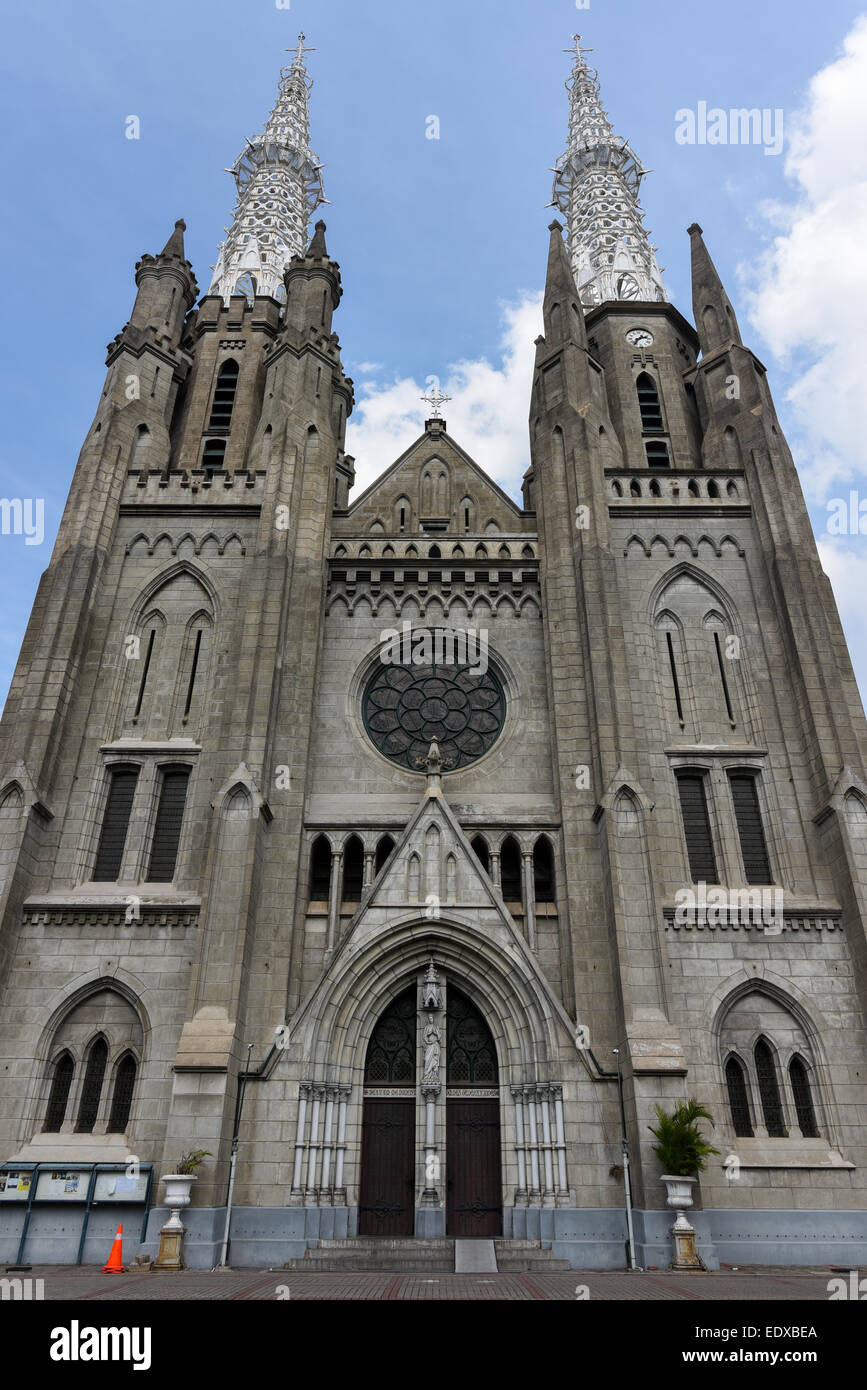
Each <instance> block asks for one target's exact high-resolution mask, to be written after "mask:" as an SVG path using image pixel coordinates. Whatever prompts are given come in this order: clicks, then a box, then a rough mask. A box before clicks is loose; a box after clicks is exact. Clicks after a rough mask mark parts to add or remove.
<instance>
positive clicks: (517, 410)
mask: <svg viewBox="0 0 867 1390" xmlns="http://www.w3.org/2000/svg"><path fill="white" fill-rule="evenodd" d="M501 313H502V323H503V331H502V335H501V339H500V353H501V356H500V365H499V366H496V365H492V364H491V363H490V362H488V361H487V359H486V358H479V359H476V360H472V359H469V360H463V361H459V362H452V363H450V364H449V366H448V371H447V374H446V375H445V376H444V377H442V378H441V379H440V390H441V391H444V392H445V394H446V395H447V396H450V397H451V400H450V401H448V402H447V403H446V404H445V405H444V406H443V407H442V414H443V416H444V417H445V419H446V421H447V423H448V431H449V434H450V435H451V436H452V438H453V439H455V440H457V442H458V443H459V444H460V446H461V448H462V449H465V450H466V452H467V453H468V454H470V455H471V456H472V457H473V458H474V459H475V460H476V462H477V463H479V464H480V465H481V466H482V468H484V469H485V471H486V472H487V473H489V474H490V476H491V477H492V478H494V479H495V480H496V481H497V482H498V483H499V484H500V486H501V487H502V488H504V489H505V490H506V491H507V492H508V493H509V494H510V495H511V496H512V497H514V498H515V500H517V501H520V497H521V491H520V489H521V478H522V476H523V474H524V472H525V470H526V468H527V465H528V463H529V461H530V445H529V431H528V425H527V415H528V412H529V409H530V387H531V385H532V379H533V355H534V351H535V349H534V346H533V344H534V339H535V338H536V337H537V336H538V335H539V333H541V331H542V295H541V293H536V294H530V293H527V294H524V295H522V296H521V298H520V299H519V300H518V301H517V302H516V303H514V304H504V305H502V306H501ZM428 387H429V382H428V381H425V382H422V383H419V382H417V381H414V380H413V379H412V378H411V377H401V378H400V379H399V380H397V381H393V382H391V383H390V384H381V383H379V382H376V381H372V382H363V383H362V386H361V392H362V394H361V396H360V399H359V400H358V401H357V402H356V406H355V410H354V412H353V414H352V417H351V419H350V421H349V426H348V428H347V435H346V448H347V452H348V453H350V454H353V455H354V456H355V460H356V470H357V471H356V485H355V488H354V489H353V493H352V496H353V497H357V496H358V495H359V493H360V492H361V491H363V490H364V488H366V487H368V486H369V484H370V483H372V482H373V480H374V479H375V478H377V477H379V475H380V473H383V472H384V471H385V469H386V468H388V467H389V465H390V464H392V463H393V462H394V460H395V459H396V458H397V457H398V456H399V455H400V454H402V453H403V451H404V449H406V448H408V447H409V445H410V444H411V443H412V442H413V440H414V439H416V438H417V437H418V436H419V435H420V434H421V433H422V431H423V430H424V421H425V418H426V416H427V415H428V413H429V411H428V408H427V407H426V406H424V405H423V404H422V402H421V400H420V397H421V396H422V395H424V394H427V393H428Z"/></svg>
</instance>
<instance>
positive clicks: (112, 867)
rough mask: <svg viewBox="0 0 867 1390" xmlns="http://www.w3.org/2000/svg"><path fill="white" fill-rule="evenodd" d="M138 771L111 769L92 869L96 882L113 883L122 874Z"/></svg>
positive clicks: (123, 768)
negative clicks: (94, 862)
mask: <svg viewBox="0 0 867 1390" xmlns="http://www.w3.org/2000/svg"><path fill="white" fill-rule="evenodd" d="M138 771H139V770H138V768H137V767H113V768H112V770H111V773H110V782H109V788H108V800H107V801H106V805H105V814H104V815H103V819H102V830H101V832H100V836H99V847H98V849H97V851H96V865H95V867H94V870H93V878H94V881H95V882H97V883H114V882H116V881H117V879H118V878H119V876H120V869H121V863H122V861H123V851H124V847H125V845H126V836H127V831H128V829H129V818H130V816H131V814H132V803H133V797H134V796H135V789H136V783H137V782H138Z"/></svg>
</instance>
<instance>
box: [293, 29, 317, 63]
mask: <svg viewBox="0 0 867 1390" xmlns="http://www.w3.org/2000/svg"><path fill="white" fill-rule="evenodd" d="M306 37H307V35H306V34H299V35H298V47H297V48H296V49H292V48H287V49H286V52H287V53H294V54H295V62H296V63H303V62H304V53H305V51H306V52H307V53H315V52H316V49H315V48H308V49H306V50H305V48H304V40H305V38H306Z"/></svg>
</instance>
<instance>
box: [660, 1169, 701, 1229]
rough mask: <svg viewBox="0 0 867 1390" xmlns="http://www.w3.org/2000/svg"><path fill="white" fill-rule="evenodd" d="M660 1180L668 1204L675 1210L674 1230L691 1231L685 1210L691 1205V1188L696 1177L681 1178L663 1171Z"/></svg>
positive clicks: (696, 1180)
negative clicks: (663, 1185) (663, 1186)
mask: <svg viewBox="0 0 867 1390" xmlns="http://www.w3.org/2000/svg"><path fill="white" fill-rule="evenodd" d="M662 1181H663V1182H664V1183H665V1191H666V1197H667V1201H668V1205H669V1206H670V1207H672V1208H673V1209H674V1210H675V1211H676V1212H677V1220H676V1221H675V1223H674V1228H675V1230H676V1231H691V1230H692V1227H691V1226H690V1224H689V1222H688V1221H687V1219H686V1216H685V1212H686V1211H688V1210H689V1208H690V1207H691V1206H692V1189H693V1188H694V1187H695V1185H696V1183H697V1182H698V1178H681V1177H675V1176H674V1175H673V1174H671V1173H663V1174H662Z"/></svg>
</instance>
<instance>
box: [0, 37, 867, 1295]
mask: <svg viewBox="0 0 867 1390" xmlns="http://www.w3.org/2000/svg"><path fill="white" fill-rule="evenodd" d="M309 87H310V81H309V78H308V76H307V73H306V68H305V65H304V58H303V50H302V47H301V45H300V44H299V51H298V54H297V55H296V57H295V59H294V61H293V62H292V64H291V65H290V66H289V67H288V68H286V69H284V72H283V73H282V75H281V81H280V89H279V92H278V98H277V102H276V103H275V106H274V109H273V110H272V112H271V115H270V116H269V118H268V121H267V123H266V125H265V128H264V131H263V133H262V134H261V135H260V136H258V137H256V139H255V140H254V141H248V142H247V145H246V147H245V151H244V154H243V155H242V156H241V157H240V158H239V160H238V161H237V162H236V165H235V168H234V172H235V176H236V180H237V188H238V202H237V206H236V209H235V215H234V219H233V224H232V228H231V230H230V232H229V234H228V238H227V241H226V242H225V243H224V245H223V246H222V247H221V248H220V252H219V256H218V261H217V265H216V271H215V276H214V281H213V283H212V285H211V287H210V289H209V291H208V293H207V294H206V295H204V297H202V298H199V294H198V287H197V284H196V280H195V277H194V274H193V269H192V266H191V265H190V263H189V262H188V261H187V259H186V256H185V251H184V241H183V231H184V225H183V223H182V222H179V223H177V224H176V226H175V229H174V231H173V232H172V234H171V236H170V238H169V240H168V242H167V244H166V246H165V247H164V249H163V250H162V251H161V252H160V253H159V254H158V255H145V256H143V257H142V260H141V261H140V262H139V263H138V266H137V267H136V286H137V294H136V298H135V304H134V307H133V310H132V314H131V317H130V320H129V322H128V323H127V324H126V326H125V327H124V328H123V330H122V331H121V332H120V333H119V334H118V336H117V337H116V338H115V339H114V341H113V342H112V343H111V344H110V346H109V349H108V359H107V365H108V371H107V376H106V382H105V388H104V390H103V393H102V396H101V398H100V401H99V403H98V407H97V411H96V415H95V417H94V420H93V423H92V425H91V428H90V431H89V433H88V435H87V438H86V440H85V442H84V446H83V449H82V452H81V455H80V458H79V460H78V464H77V466H76V469H75V473H74V475H73V478H72V485H71V490H70V493H69V498H68V501H67V504H66V508H65V511H64V514H63V519H62V522H61V525H60V530H59V534H58V537H57V542H56V545H55V548H54V552H53V555H52V559H51V562H50V565H49V567H48V569H47V570H46V572H45V574H44V575H43V578H42V581H41V584H40V588H39V592H38V595H37V598H36V602H35V605H34V609H33V613H32V616H31V619H30V623H29V626H28V628H27V633H26V637H25V640H24V645H23V648H22V651H21V656H20V659H19V662H18V665H17V669H16V672H15V676H14V680H13V682H12V688H11V691H10V695H9V699H8V703H7V706H6V711H5V714H4V717H3V721H2V726H0V863H2V872H3V878H2V896H0V1087H2V1097H3V1103H2V1106H0V1160H2V1162H3V1168H2V1169H0V1187H2V1190H0V1251H2V1253H3V1256H4V1258H14V1257H15V1255H16V1252H19V1253H20V1251H21V1250H22V1249H26V1255H27V1258H28V1259H30V1260H31V1261H32V1262H38V1261H40V1260H49V1259H52V1260H54V1259H60V1260H64V1261H71V1260H74V1259H76V1258H82V1255H83V1257H84V1258H85V1260H88V1259H90V1260H94V1259H97V1258H99V1259H100V1260H101V1259H102V1258H103V1256H102V1254H101V1251H102V1250H103V1249H104V1248H105V1238H104V1233H103V1231H104V1229H105V1230H107V1229H108V1227H109V1225H111V1227H112V1229H113V1224H114V1219H115V1218H116V1217H117V1216H118V1215H119V1214H120V1215H121V1216H125V1219H126V1221H127V1223H131V1224H128V1225H127V1227H126V1229H127V1232H129V1231H130V1230H131V1229H133V1227H134V1228H135V1230H136V1231H137V1232H138V1229H139V1225H140V1228H141V1229H140V1235H141V1249H142V1250H143V1251H144V1252H150V1253H153V1252H154V1251H155V1250H156V1248H157V1245H158V1241H159V1228H160V1226H161V1224H162V1223H163V1221H164V1220H165V1215H166V1212H165V1208H164V1207H163V1206H162V1205H161V1202H162V1189H161V1188H160V1187H159V1186H158V1183H159V1179H160V1176H161V1175H162V1174H163V1173H166V1172H169V1173H171V1172H173V1171H174V1169H175V1167H176V1166H177V1161H178V1159H179V1157H180V1156H181V1155H182V1154H183V1153H186V1152H189V1151H191V1150H204V1151H205V1155H206V1156H205V1158H204V1161H203V1163H202V1165H201V1166H200V1167H199V1168H198V1169H197V1181H196V1183H195V1192H194V1197H193V1204H192V1206H191V1207H190V1208H189V1210H188V1211H187V1212H186V1213H185V1216H184V1224H185V1226H186V1228H187V1238H186V1259H187V1262H188V1263H189V1264H191V1265H195V1266H199V1267H209V1266H211V1265H213V1264H214V1263H215V1262H216V1261H217V1259H218V1258H219V1255H220V1249H221V1242H222V1239H223V1236H224V1231H225V1224H226V1205H227V1189H228V1185H229V1175H230V1167H232V1154H233V1149H234V1150H235V1152H236V1163H235V1165H234V1182H233V1192H232V1203H233V1210H232V1222H231V1247H230V1261H231V1262H232V1263H234V1264H239V1265H244V1264H246V1265H260V1264H261V1265H271V1266H279V1265H281V1264H282V1263H283V1262H284V1261H287V1260H295V1259H300V1258H303V1257H304V1256H305V1252H307V1251H309V1250H313V1249H315V1248H317V1247H318V1246H319V1247H321V1243H322V1242H324V1241H332V1242H334V1241H346V1242H353V1241H357V1240H363V1239H366V1238H369V1237H388V1238H391V1239H395V1240H400V1239H405V1240H419V1241H422V1240H434V1239H450V1238H452V1237H463V1236H484V1237H488V1238H491V1237H493V1238H502V1239H505V1240H512V1241H519V1240H523V1241H528V1242H535V1243H539V1244H540V1246H542V1247H544V1248H548V1249H551V1250H552V1251H553V1253H554V1255H555V1256H557V1257H559V1258H560V1259H566V1260H568V1261H569V1262H570V1263H571V1264H572V1265H573V1266H575V1267H584V1268H606V1267H607V1268H618V1267H621V1266H622V1265H623V1263H624V1258H625V1255H624V1242H625V1240H626V1235H627V1222H626V1215H625V1203H626V1191H625V1174H624V1167H625V1158H624V1138H625V1140H626V1153H627V1155H628V1164H629V1176H630V1178H631V1201H632V1206H633V1227H634V1232H635V1240H636V1249H637V1257H638V1260H639V1263H641V1264H647V1263H651V1264H656V1265H665V1264H667V1263H668V1260H669V1258H670V1247H669V1234H668V1232H669V1228H670V1225H671V1219H672V1213H671V1211H670V1210H668V1209H667V1208H666V1205H665V1189H664V1186H663V1184H662V1182H661V1181H660V1174H661V1169H660V1165H659V1162H658V1160H657V1159H656V1158H655V1156H654V1154H653V1143H654V1139H653V1136H652V1134H651V1133H650V1129H649V1126H650V1125H651V1124H653V1123H655V1110H654V1107H655V1105H657V1104H661V1105H662V1106H663V1107H664V1108H665V1109H671V1108H672V1106H673V1105H674V1104H675V1103H676V1102H677V1101H679V1100H683V1099H687V1098H689V1097H695V1098H696V1099H698V1100H699V1101H701V1102H702V1103H703V1104H704V1105H705V1106H707V1108H708V1109H709V1110H710V1112H711V1113H712V1115H713V1117H714V1121H715V1125H714V1128H713V1130H710V1129H706V1132H707V1134H708V1136H709V1137H710V1138H711V1139H712V1141H713V1142H714V1144H715V1146H716V1148H717V1149H718V1150H719V1154H718V1156H717V1157H714V1158H712V1159H711V1161H710V1163H709V1166H708V1167H707V1169H706V1170H705V1171H704V1172H703V1173H702V1175H701V1180H700V1189H699V1190H698V1192H697V1200H696V1210H695V1213H694V1218H693V1219H694V1224H695V1227H696V1231H697V1233H698V1248H699V1252H700V1254H701V1255H702V1258H703V1259H704V1261H705V1264H706V1265H707V1266H708V1267H710V1268H713V1267H715V1266H716V1265H717V1264H718V1263H719V1262H733V1263H739V1264H747V1263H759V1264H761V1263H765V1264H779V1263H793V1264H798V1263H800V1264H818V1263H829V1262H834V1263H847V1264H854V1263H857V1262H858V1261H862V1262H863V1261H864V1260H865V1259H867V1181H865V1165H867V1032H865V1005H867V935H865V929H867V725H865V720H864V714H863V710H862V706H861V702H860V699H859V695H858V691H857V688H856V684H855V679H854V675H853V671H852V666H851V662H850V659H849V655H848V652H847V649H846V643H845V640H844V637H843V633H842V629H841V625H840V620H839V617H838V614H837V610H836V607H835V603H834V599H833V596H832V592H831V588H830V584H829V582H828V579H827V578H826V576H825V575H824V573H823V571H822V569H821V565H820V562H819V557H818V554H817V550H816V545H815V542H814V538H813V533H812V530H811V526H810V522H809V518H808V514H807V510H806V507H805V504H804V500H803V497H802V494H801V489H800V485H799V481H798V475H797V471H796V468H795V465H794V462H793V460H792V456H791V454H790V452H789V450H788V447H787V445H786V442H785V439H784V438H783V435H782V431H781V429H780V426H779V422H778V420H777V416H776V412H775V409H774V404H773V400H772V398H771V393H770V390H769V386H768V381H767V376H766V372H765V368H764V367H763V365H762V363H761V362H760V361H759V360H758V358H757V357H756V356H755V354H754V353H753V352H752V351H751V350H750V349H749V348H748V347H747V346H746V345H744V343H743V341H742V338H741V334H740V331H739V328H738V324H737V320H736V317H735V313H734V309H733V307H732V305H731V303H730V301H729V299H728V297H727V294H726V292H725V289H724V288H723V285H722V284H721V282H720V279H719V276H718V275H717V272H716V270H715V268H714V265H713V262H712V260H711V258H710V255H709V254H708V251H707V249H706V247H705V244H704V241H703V237H702V232H701V229H700V228H699V227H698V226H697V225H693V226H692V227H691V228H690V239H691V247H692V276H693V306H692V308H693V317H692V320H690V319H689V318H687V317H685V316H684V315H683V314H682V313H681V312H680V311H679V310H678V309H677V308H675V306H674V305H673V304H671V303H670V302H669V301H668V299H667V297H666V293H665V289H664V286H663V283H662V279H661V277H660V274H659V270H658V267H657V264H656V260H655V256H654V252H653V248H652V247H651V245H650V242H649V239H648V235H647V232H646V230H645V228H644V225H643V215H642V211H641V205H640V202H639V200H638V194H639V185H640V181H641V177H642V171H641V167H640V164H639V163H638V160H637V157H636V156H635V154H634V152H633V151H632V149H631V147H630V146H629V144H628V143H627V142H626V141H624V140H618V139H617V138H616V137H615V136H614V134H613V132H612V129H611V125H610V123H609V120H608V117H607V115H606V113H605V111H604V108H603V107H602V104H601V99H600V96H599V86H598V80H597V77H596V74H595V72H594V71H593V70H592V69H591V68H589V67H588V66H587V63H586V60H585V58H584V55H583V54H582V53H581V50H580V47H579V45H578V43H577V41H576V50H575V58H574V65H573V68H572V75H571V78H570V83H569V87H570V117H569V141H568V146H567V150H566V152H565V154H564V155H563V156H562V157H561V159H560V160H559V161H558V164H557V169H556V175H555V190H554V194H555V202H556V203H557V205H558V207H559V208H560V210H561V213H562V216H563V219H564V225H561V223H560V222H559V221H555V222H553V223H552V225H551V228H550V247H549V251H548V262H547V272H546V285H545V295H544V333H543V336H541V337H540V338H539V339H538V340H537V343H536V359H535V366H534V370H533V380H532V397H531V407H530V419H529V457H530V466H529V468H528V469H527V472H526V475H525V477H524V482H523V495H522V497H521V499H520V501H518V500H516V499H515V498H512V497H509V496H508V495H507V494H506V493H505V492H504V491H503V490H502V489H501V488H500V487H498V486H497V484H496V483H495V482H494V481H493V480H492V479H491V478H490V477H488V476H487V475H486V473H485V472H484V470H483V469H482V468H480V467H479V465H478V464H477V463H476V462H475V461H474V460H473V459H472V458H471V457H470V456H469V455H468V454H467V453H466V452H465V451H464V450H463V449H462V447H461V444H460V440H459V439H455V438H453V437H452V436H451V435H450V434H449V432H448V428H447V423H446V420H445V419H444V418H442V415H441V413H440V407H441V406H442V405H443V403H444V402H443V398H442V397H440V396H435V397H434V398H433V401H432V403H431V404H432V408H431V413H430V418H428V420H427V421H426V424H425V427H424V431H423V433H422V434H421V435H420V437H419V438H418V439H417V440H416V441H415V442H414V443H413V444H412V445H411V446H410V447H409V448H408V449H407V450H406V452H405V453H404V454H403V455H402V456H401V457H400V458H399V459H397V460H396V461H395V462H393V463H391V464H390V466H387V467H384V471H383V472H381V473H380V475H379V477H378V478H377V480H376V481H375V482H374V483H373V484H372V485H371V486H370V487H368V488H367V489H366V491H364V492H363V493H361V494H360V495H358V496H353V495H352V487H353V482H354V471H355V470H354V462H353V459H352V458H351V456H350V455H349V454H347V453H346V452H345V447H344V445H345V431H346V424H347V419H348V417H349V415H350V413H351V411H352V407H353V387H352V382H351V380H350V379H349V378H348V377H347V376H346V375H345V373H344V371H343V368H342V365H341V356H340V346H339V343H338V339H337V335H336V333H335V332H334V331H333V325H332V319H333V315H334V313H335V311H336V310H337V308H338V305H339V302H340V299H341V295H342V292H343V287H342V284H341V277H340V271H339V267H338V265H337V263H336V261H334V260H333V259H332V258H331V255H330V252H329V249H328V248H327V246H326V239H325V227H324V224H322V223H321V222H318V223H316V227H315V231H314V234H313V236H312V239H311V240H310V241H309V244H308V225H309V220H310V217H311V213H312V212H313V211H314V209H315V207H316V205H317V204H318V202H319V201H320V200H321V197H322V191H321V179H320V174H319V165H318V162H317V160H316V157H315V156H314V155H313V154H312V152H311V151H310V148H309V140H308V104H307V98H308V91H309ZM564 230H565V236H564ZM386 462H387V461H386V460H382V461H381V463H382V464H383V466H384V465H385V464H386ZM95 1165H96V1166H95ZM98 1165H104V1166H103V1168H101V1169H99V1168H98ZM111 1171H116V1172H117V1173H121V1172H122V1173H123V1177H124V1180H125V1181H126V1182H127V1183H128V1184H129V1186H128V1187H127V1188H126V1189H124V1186H123V1183H121V1184H120V1186H119V1187H117V1190H116V1191H115V1188H114V1187H112V1188H111V1196H112V1199H113V1205H112V1204H111V1203H109V1202H108V1198H106V1201H103V1202H96V1204H95V1207H94V1210H93V1211H92V1212H90V1208H91V1207H92V1206H94V1203H93V1201H92V1198H93V1195H94V1193H95V1192H97V1191H102V1190H103V1189H100V1188H98V1181H99V1173H100V1172H102V1173H104V1174H105V1173H109V1172H111ZM67 1172H68V1174H69V1175H70V1176H69V1177H68V1178H66V1174H67ZM140 1172H145V1173H147V1174H148V1175H149V1179H148V1182H147V1184H146V1186H145V1187H144V1189H141V1190H140V1188H139V1187H137V1186H136V1184H137V1183H138V1174H139V1173H140ZM75 1174H84V1175H86V1177H87V1182H88V1183H90V1184H92V1186H91V1187H90V1188H89V1194H90V1195H89V1196H88V1203H87V1205H88V1211H89V1212H90V1217H89V1219H90V1220H91V1226H90V1234H86V1233H85V1232H84V1229H83V1227H82V1225H81V1220H83V1217H82V1215H81V1212H82V1209H81V1207H76V1208H75V1210H74V1212H73V1211H72V1208H71V1206H70V1204H66V1205H64V1201H63V1200H62V1198H63V1193H61V1192H60V1191H59V1189H58V1187H57V1185H58V1184H59V1185H60V1188H64V1189H66V1188H69V1186H70V1184H72V1183H73V1182H74V1181H77V1180H76V1179H75V1176H74V1175H75ZM22 1175H23V1176H22ZM64 1180H65V1181H64ZM52 1184H54V1185H55V1186H54V1187H52ZM94 1184H96V1185H94ZM115 1186H116V1185H115ZM81 1190H82V1191H83V1188H82V1189H81ZM104 1190H105V1192H106V1193H108V1191H109V1189H108V1187H105V1185H104ZM125 1190H126V1191H128V1192H129V1194H130V1197H129V1202H128V1204H127V1205H125V1204H124V1200H123V1193H124V1191H125ZM54 1191H56V1197H55V1198H54V1199H52V1200H49V1199H48V1198H47V1196H46V1194H49V1193H51V1192H54ZM134 1192H135V1194H137V1195H136V1202H137V1204H136V1203H134V1202H133V1200H132V1194H133V1193H134ZM142 1192H144V1198H143V1200H141V1194H142ZM67 1195H68V1194H67ZM43 1197H45V1200H43ZM105 1211H108V1216H107V1217H103V1216H101V1215H100V1213H101V1212H105ZM25 1218H26V1219H25ZM100 1220H103V1222H104V1223H105V1222H108V1224H107V1225H106V1224H104V1227H103V1226H100V1224H99V1223H100ZM77 1223H78V1224H77ZM136 1223H138V1224H136ZM25 1225H26V1226H27V1230H26V1232H25ZM97 1237H98V1238H99V1239H97ZM128 1239H129V1237H128ZM25 1240H26V1242H27V1243H26V1247H25V1245H23V1244H22V1242H23V1241H25ZM100 1242H101V1243H100ZM334 1248H340V1247H334ZM343 1248H348V1247H343ZM129 1253H130V1249H129V1244H128V1245H127V1257H128V1256H129Z"/></svg>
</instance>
